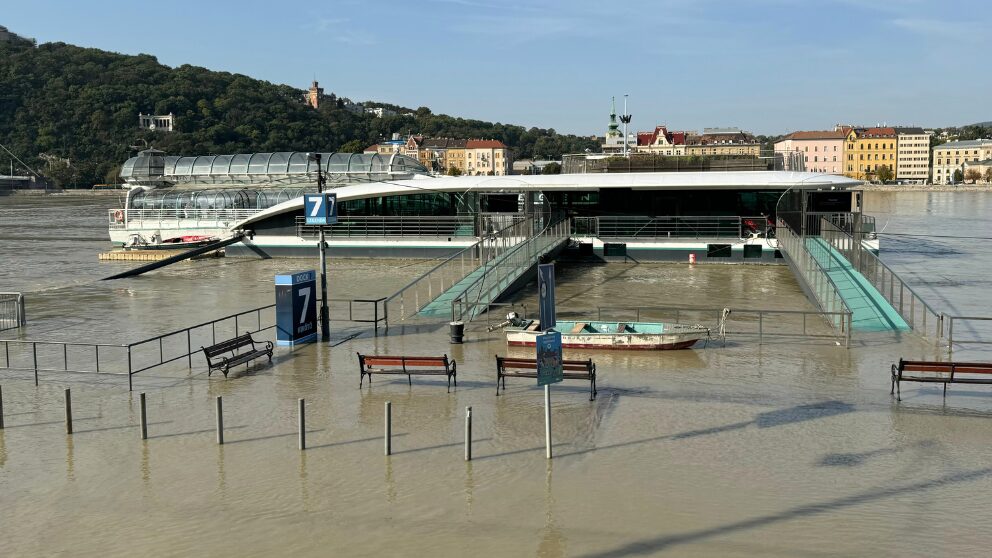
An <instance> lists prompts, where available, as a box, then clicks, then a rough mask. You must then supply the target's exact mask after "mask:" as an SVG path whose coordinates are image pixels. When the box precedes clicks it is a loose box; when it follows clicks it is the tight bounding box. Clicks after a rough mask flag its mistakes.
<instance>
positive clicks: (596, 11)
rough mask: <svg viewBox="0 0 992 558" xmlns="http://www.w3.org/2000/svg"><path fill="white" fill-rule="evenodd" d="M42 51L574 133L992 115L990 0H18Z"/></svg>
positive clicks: (27, 30) (762, 129) (2, 16)
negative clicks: (619, 121) (153, 61)
mask: <svg viewBox="0 0 992 558" xmlns="http://www.w3.org/2000/svg"><path fill="white" fill-rule="evenodd" d="M4 4H6V5H5V6H4V8H3V10H0V25H5V26H7V27H9V28H10V29H11V31H14V32H16V33H19V34H22V35H26V36H29V37H34V38H37V39H38V41H39V42H49V41H63V42H67V43H73V44H77V45H82V46H90V47H97V48H102V49H106V50H112V51H117V52H124V53H148V54H153V55H155V56H157V57H158V59H159V61H161V62H163V63H165V64H168V65H170V66H176V65H180V64H194V65H197V66H205V67H207V68H211V69H215V70H225V71H230V72H238V73H244V74H248V75H250V76H253V77H257V78H261V79H265V80H269V81H273V82H278V83H286V84H291V85H294V86H298V87H300V88H305V87H307V86H309V82H310V79H311V78H312V77H313V76H316V77H317V79H318V80H319V81H320V83H321V85H322V86H324V87H325V88H326V90H327V91H328V92H331V91H333V92H335V93H337V94H338V95H341V96H346V97H349V98H351V99H354V100H356V101H360V100H368V99H372V100H377V101H384V102H390V103H395V104H398V105H404V106H409V107H414V108H415V107H418V106H429V107H431V109H433V110H434V111H435V112H443V113H447V114H452V115H456V116H464V117H471V118H479V119H483V120H492V121H499V122H507V123H514V124H522V125H525V126H541V127H553V128H555V129H557V130H559V131H562V132H573V133H581V134H593V133H598V134H602V133H603V131H604V129H605V127H606V124H607V114H608V109H609V101H610V96H612V95H616V96H617V97H618V99H619V100H620V102H622V97H623V94H624V93H628V94H630V105H629V106H630V112H631V113H632V114H633V115H634V119H633V128H634V129H643V130H648V129H653V126H654V125H655V124H656V123H663V124H667V125H668V126H669V127H671V128H676V129H684V128H685V129H700V128H703V127H708V126H740V127H743V128H745V129H748V130H751V131H754V132H756V133H783V132H787V131H791V130H796V129H826V128H829V127H831V126H833V125H834V124H835V123H837V122H851V123H863V124H875V123H876V122H887V123H889V124H896V123H900V124H906V125H912V124H916V125H921V126H944V125H963V124H968V123H972V122H976V121H984V120H992V108H990V103H989V98H990V97H992V71H990V69H989V68H990V67H989V60H990V59H989V53H990V49H992V39H990V38H989V37H990V36H992V1H990V0H970V1H965V0H942V1H930V0H658V1H626V2H617V1H612V0H600V1H586V0H416V1H413V2H383V1H380V2H370V1H367V0H365V1H358V0H354V1H351V0H336V1H331V2H320V1H316V2H299V1H294V2H282V3H276V2H260V1H254V0H250V1H241V2H214V1H210V0H200V1H198V2H190V1H185V0H174V1H166V2H135V1H130V2H115V1H109V0H87V1H85V2H83V1H79V2H77V1H69V0H64V1H61V2H57V1H50V0H32V1H31V2H23V1H21V2H15V1H14V0H4Z"/></svg>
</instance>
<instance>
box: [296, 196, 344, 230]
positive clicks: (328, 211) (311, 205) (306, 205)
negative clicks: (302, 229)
mask: <svg viewBox="0 0 992 558" xmlns="http://www.w3.org/2000/svg"><path fill="white" fill-rule="evenodd" d="M303 214H304V215H305V216H306V220H307V224H308V225H333V224H335V223H337V222H338V195H337V194H331V193H321V194H305V195H304V196H303Z"/></svg>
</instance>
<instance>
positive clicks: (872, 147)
mask: <svg viewBox="0 0 992 558" xmlns="http://www.w3.org/2000/svg"><path fill="white" fill-rule="evenodd" d="M882 167H886V168H887V169H888V170H889V172H890V175H891V176H892V178H895V176H896V131H895V129H894V128H888V127H886V128H851V129H849V130H848V132H847V139H846V141H845V143H844V174H845V175H846V176H849V177H851V178H854V179H857V180H866V181H872V180H878V171H879V169H880V168H882Z"/></svg>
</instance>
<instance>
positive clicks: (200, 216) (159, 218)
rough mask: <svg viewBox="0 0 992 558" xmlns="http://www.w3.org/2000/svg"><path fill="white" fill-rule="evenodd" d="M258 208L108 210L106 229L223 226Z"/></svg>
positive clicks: (251, 213) (243, 217)
mask: <svg viewBox="0 0 992 558" xmlns="http://www.w3.org/2000/svg"><path fill="white" fill-rule="evenodd" d="M259 211H261V210H259V209H110V210H108V211H107V216H108V223H109V227H110V230H131V229H159V230H176V229H226V228H230V226H231V225H234V224H235V223H237V222H239V221H241V220H244V219H247V218H248V217H251V216H252V215H255V214H256V213H258V212H259Z"/></svg>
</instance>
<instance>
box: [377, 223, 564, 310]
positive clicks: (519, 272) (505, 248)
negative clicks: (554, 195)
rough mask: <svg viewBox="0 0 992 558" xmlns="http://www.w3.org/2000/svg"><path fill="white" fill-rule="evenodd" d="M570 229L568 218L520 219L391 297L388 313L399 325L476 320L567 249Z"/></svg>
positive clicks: (387, 301) (425, 274)
mask: <svg viewBox="0 0 992 558" xmlns="http://www.w3.org/2000/svg"><path fill="white" fill-rule="evenodd" d="M570 229H571V224H570V222H569V220H568V219H558V220H554V221H547V220H545V218H544V217H543V216H539V217H522V218H521V217H516V216H515V218H514V219H513V221H512V222H511V223H510V224H507V225H505V226H503V227H502V228H500V229H498V230H494V231H492V232H488V233H483V234H482V236H481V238H480V240H479V241H478V242H476V243H475V244H473V245H472V246H469V247H468V248H465V249H464V250H461V251H460V252H458V253H456V254H454V255H453V256H451V257H449V258H447V259H446V260H444V261H443V262H441V263H439V264H438V265H436V266H435V267H433V268H432V269H431V270H429V271H428V272H426V273H424V274H423V275H421V276H420V277H418V278H416V279H414V280H413V281H411V282H410V283H408V284H407V285H406V286H404V287H403V288H402V289H400V290H399V291H397V292H396V293H394V294H393V295H392V296H390V297H388V298H387V299H386V309H387V312H388V313H389V316H390V318H391V319H393V320H395V319H397V317H398V318H399V319H400V320H404V321H405V320H408V319H415V318H424V319H448V318H450V319H451V320H466V319H467V320H470V319H472V318H474V317H475V316H478V315H479V314H481V313H482V312H483V311H485V309H486V308H488V306H489V305H490V304H491V303H492V302H494V301H495V300H496V299H498V298H499V297H500V296H501V295H502V294H503V293H505V292H507V291H508V290H510V289H511V288H513V287H514V286H515V285H517V284H518V282H519V281H521V280H522V279H524V278H525V277H526V276H527V275H528V272H529V271H531V270H533V269H534V268H535V266H536V265H537V263H538V262H539V261H540V259H541V258H542V257H544V256H546V255H548V254H551V253H554V252H556V251H558V250H559V249H561V248H562V247H564V246H565V243H566V242H567V240H568V238H569V233H570ZM535 231H536V232H535Z"/></svg>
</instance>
